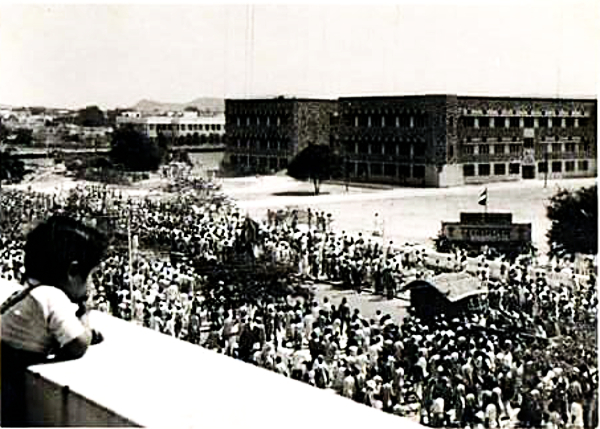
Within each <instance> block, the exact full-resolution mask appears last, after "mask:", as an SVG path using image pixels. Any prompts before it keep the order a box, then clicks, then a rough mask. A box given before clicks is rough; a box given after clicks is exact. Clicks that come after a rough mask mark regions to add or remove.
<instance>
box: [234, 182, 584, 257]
mask: <svg viewBox="0 0 600 429" xmlns="http://www.w3.org/2000/svg"><path fill="white" fill-rule="evenodd" d="M595 181H596V179H595V178H589V179H571V180H560V181H555V180H552V181H548V184H547V187H546V188H544V182H543V181H540V180H529V181H522V182H511V183H492V184H488V185H487V189H488V211H489V212H511V213H513V222H525V223H529V222H531V224H532V239H533V243H534V245H535V246H536V247H537V248H538V249H539V250H540V251H541V252H543V253H545V252H547V250H548V245H547V242H546V238H545V235H546V232H547V231H548V228H549V226H550V222H549V221H548V219H547V217H546V205H547V203H548V199H549V198H550V197H551V196H552V195H553V194H554V193H555V192H556V191H557V190H558V189H559V188H567V189H577V188H579V187H582V186H590V185H592V184H594V183H595ZM483 188H484V187H483V186H462V187H457V188H449V189H422V188H395V189H384V190H376V189H365V188H354V187H351V188H350V191H349V192H348V193H346V192H345V189H344V187H343V186H340V185H324V186H323V187H322V192H323V193H324V195H319V196H316V197H315V196H312V195H311V192H312V186H311V185H310V184H309V183H304V182H298V181H294V180H292V179H290V178H288V177H285V176H284V177H277V176H269V177H258V178H256V177H252V178H243V179H226V180H224V182H223V189H224V191H225V192H226V193H228V194H230V195H232V196H233V197H234V198H236V199H237V200H238V202H239V205H240V206H241V207H242V208H244V209H245V210H246V211H247V213H248V214H250V215H251V216H254V217H258V218H264V217H265V215H266V212H267V209H268V208H271V209H274V208H284V207H298V208H304V207H310V208H311V209H315V210H319V211H325V212H326V213H331V214H332V216H333V219H334V228H336V229H338V230H345V231H351V232H358V231H363V232H367V233H370V232H372V231H373V229H374V215H375V213H378V214H379V216H380V217H381V218H382V221H383V229H384V239H385V240H386V241H388V240H393V241H394V243H395V244H400V243H405V242H416V243H428V242H430V240H431V239H432V238H433V237H435V236H436V235H437V233H438V231H439V229H440V226H441V224H440V223H441V221H458V220H459V216H460V212H461V211H482V210H483V207H482V206H480V205H478V204H477V200H478V196H479V193H480V192H481V191H482V190H483Z"/></svg>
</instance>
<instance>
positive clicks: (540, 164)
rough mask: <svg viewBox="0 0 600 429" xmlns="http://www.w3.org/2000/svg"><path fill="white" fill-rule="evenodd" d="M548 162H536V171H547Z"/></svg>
mask: <svg viewBox="0 0 600 429" xmlns="http://www.w3.org/2000/svg"><path fill="white" fill-rule="evenodd" d="M547 172H548V164H547V163H545V162H538V173H547Z"/></svg>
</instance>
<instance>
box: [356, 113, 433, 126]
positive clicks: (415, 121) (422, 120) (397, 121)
mask: <svg viewBox="0 0 600 429" xmlns="http://www.w3.org/2000/svg"><path fill="white" fill-rule="evenodd" d="M345 122H346V125H349V126H355V127H380V128H386V127H393V128H424V127H425V126H426V125H427V115H426V114H424V113H420V114H414V115H381V116H372V115H355V116H353V117H352V116H347V117H346V120H345Z"/></svg>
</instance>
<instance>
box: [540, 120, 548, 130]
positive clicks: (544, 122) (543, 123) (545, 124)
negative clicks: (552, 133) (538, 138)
mask: <svg viewBox="0 0 600 429" xmlns="http://www.w3.org/2000/svg"><path fill="white" fill-rule="evenodd" d="M538 125H539V127H540V128H548V118H539V119H538Z"/></svg>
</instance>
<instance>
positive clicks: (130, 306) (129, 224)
mask: <svg viewBox="0 0 600 429" xmlns="http://www.w3.org/2000/svg"><path fill="white" fill-rule="evenodd" d="M127 245H128V248H129V249H128V250H129V264H128V265H129V309H130V311H131V320H132V321H133V317H134V307H133V306H134V302H133V248H132V247H133V246H132V242H131V207H130V208H129V215H128V216H127Z"/></svg>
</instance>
